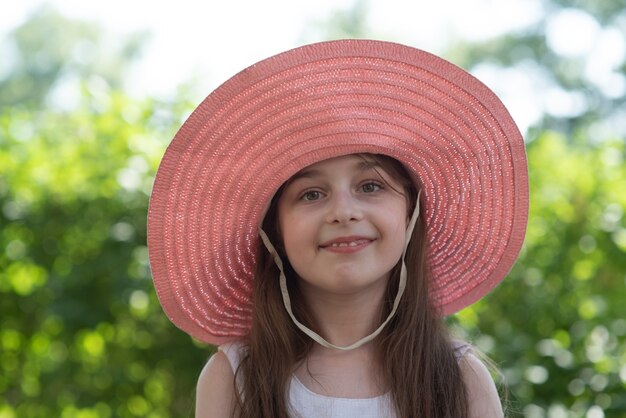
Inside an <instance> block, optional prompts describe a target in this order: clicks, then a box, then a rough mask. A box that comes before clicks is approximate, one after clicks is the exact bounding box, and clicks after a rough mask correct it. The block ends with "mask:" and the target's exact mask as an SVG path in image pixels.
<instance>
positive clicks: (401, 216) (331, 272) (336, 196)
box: [278, 155, 408, 294]
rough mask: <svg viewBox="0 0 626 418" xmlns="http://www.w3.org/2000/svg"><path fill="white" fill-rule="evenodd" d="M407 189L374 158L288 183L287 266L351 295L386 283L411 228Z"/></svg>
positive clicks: (329, 165) (284, 217) (322, 286)
mask: <svg viewBox="0 0 626 418" xmlns="http://www.w3.org/2000/svg"><path fill="white" fill-rule="evenodd" d="M403 193H404V190H403V187H402V185H401V184H400V183H399V182H398V181H397V180H395V179H394V178H392V177H391V176H390V175H389V173H387V172H385V170H384V169H383V168H382V167H381V166H380V165H379V164H377V163H376V162H375V161H374V160H373V159H368V158H367V157H364V156H360V155H348V156H344V157H337V158H332V159H329V160H324V161H321V162H319V163H316V164H313V165H311V166H308V167H306V168H305V169H303V170H301V171H300V172H298V173H297V174H296V175H295V176H293V177H292V179H291V180H290V181H289V182H288V183H287V184H286V185H285V188H284V190H283V193H282V194H281V196H280V198H279V200H278V224H279V230H280V233H281V235H282V239H283V244H284V248H285V252H286V255H287V258H288V259H289V262H290V263H291V265H292V267H293V268H294V270H295V271H296V273H297V274H298V276H299V277H300V278H301V279H302V280H303V281H304V284H305V287H304V288H305V289H306V287H307V286H311V287H313V288H316V289H317V290H321V291H325V292H330V293H335V294H351V293H355V292H358V291H359V290H365V289H368V288H372V286H386V282H387V280H388V278H389V273H390V271H391V270H392V268H393V267H394V266H395V265H396V263H397V262H398V260H399V259H400V257H401V255H402V251H403V244H404V240H405V230H406V227H407V219H408V215H407V201H406V197H405V196H404V194H403Z"/></svg>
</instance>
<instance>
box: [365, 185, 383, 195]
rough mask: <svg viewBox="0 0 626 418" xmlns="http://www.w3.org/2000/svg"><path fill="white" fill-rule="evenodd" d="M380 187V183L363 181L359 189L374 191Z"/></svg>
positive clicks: (367, 191)
mask: <svg viewBox="0 0 626 418" xmlns="http://www.w3.org/2000/svg"><path fill="white" fill-rule="evenodd" d="M380 189H381V187H380V184H378V183H365V184H364V185H362V186H361V190H362V191H363V192H364V193H374V192H377V191H379V190H380Z"/></svg>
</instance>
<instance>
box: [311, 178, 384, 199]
mask: <svg viewBox="0 0 626 418" xmlns="http://www.w3.org/2000/svg"><path fill="white" fill-rule="evenodd" d="M367 186H374V187H375V190H372V191H369V192H367V191H365V190H364V188H365V187H367ZM358 189H359V190H361V191H363V192H364V193H366V194H370V193H375V192H377V191H380V190H382V189H384V186H383V184H381V183H380V182H378V181H373V180H368V181H366V182H363V183H362V184H361V185H359V187H358ZM312 193H316V194H317V198H313V199H309V198H307V196H309V197H310V195H311V194H312ZM321 194H323V193H322V192H321V191H319V190H307V191H305V192H303V193H302V194H301V195H300V197H299V200H303V201H306V202H310V201H314V200H318V199H319V195H321Z"/></svg>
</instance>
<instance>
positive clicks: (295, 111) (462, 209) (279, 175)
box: [148, 40, 528, 344]
mask: <svg viewBox="0 0 626 418" xmlns="http://www.w3.org/2000/svg"><path fill="white" fill-rule="evenodd" d="M362 152H368V153H375V154H376V153H377V154H385V155H389V156H391V157H394V158H396V159H397V160H399V161H400V162H402V163H403V164H404V165H405V166H406V167H407V169H408V170H409V171H410V172H411V173H412V175H413V176H414V178H415V179H416V181H417V182H419V187H420V188H421V189H422V202H423V203H422V207H423V209H422V210H423V212H422V216H425V221H426V226H427V238H428V240H429V250H428V251H429V252H428V256H427V260H428V263H429V264H430V267H431V269H432V272H433V276H434V288H433V294H432V297H433V298H434V300H435V301H436V303H437V304H438V305H439V306H440V307H441V308H442V310H443V312H444V313H445V314H450V313H453V312H455V311H458V310H459V309H462V308H463V307H465V306H468V305H470V304H472V303H473V302H475V301H477V300H478V299H480V298H481V297H482V296H484V295H485V294H486V293H487V292H489V291H490V290H491V289H492V288H493V287H495V286H496V285H497V284H498V283H499V282H500V281H501V280H502V279H503V277H504V276H505V275H506V274H507V273H508V271H509V270H510V268H511V266H512V265H513V263H514V261H515V259H516V258H517V255H518V253H519V251H520V248H521V245H522V242H523V238H524V234H525V231H526V223H527V216H528V175H527V163H526V155H525V151H524V143H523V139H522V137H521V134H520V132H519V130H518V129H517V127H516V125H515V123H514V122H513V120H512V118H511V116H510V115H509V113H508V111H507V110H506V108H505V107H504V105H503V104H502V103H501V101H500V100H499V99H498V98H497V97H496V96H495V94H494V93H493V92H491V91H490V90H489V89H488V88H487V87H486V86H485V85H483V84H482V83H481V82H480V81H478V80H477V79H475V78H474V77H472V76H471V75H470V74H468V73H467V72H465V71H464V70H462V69H460V68H458V67H456V66H454V65H453V64H451V63H449V62H447V61H444V60H442V59H441V58H438V57H436V56H434V55H431V54H428V53H426V52H424V51H420V50H417V49H414V48H411V47H407V46H403V45H399V44H394V43H387V42H380V41H365V40H346V41H333V42H325V43H319V44H313V45H308V46H304V47H301V48H297V49H294V50H291V51H287V52H285V53H282V54H279V55H276V56H274V57H271V58H269V59H267V60H264V61H261V62H259V63H257V64H255V65H253V66H251V67H249V68H247V69H245V70H244V71H242V72H240V73H239V74H237V75H236V76H234V77H233V78H231V79H229V80H228V81H227V82H225V83H224V84H223V85H222V86H220V87H219V88H218V89H216V90H215V91H214V92H213V93H211V94H210V95H209V96H208V97H207V98H206V99H205V100H204V101H203V102H202V103H201V104H200V105H199V106H198V108H197V109H196V110H195V111H194V112H193V114H192V115H191V116H190V117H189V119H188V120H187V121H186V122H185V123H184V124H183V126H182V127H181V128H180V130H179V132H178V133H177V134H176V136H175V138H174V139H173V141H172V142H171V144H170V145H169V147H168V148H167V151H166V153H165V155H164V157H163V160H162V162H161V165H160V167H159V170H158V173H157V176H156V179H155V183H154V188H153V192H152V197H151V201H150V209H149V216H148V247H149V254H150V264H151V269H152V274H153V278H154V284H155V287H156V290H157V294H158V296H159V300H160V302H161V304H162V306H163V308H164V310H165V312H166V314H167V315H168V317H169V318H170V319H171V320H172V322H173V323H174V324H176V325H177V326H178V327H179V328H181V329H182V330H184V331H185V332H187V333H189V334H190V335H192V336H193V337H195V338H197V339H198V340H201V341H204V342H207V343H212V344H221V343H223V342H226V341H230V340H234V339H237V338H238V337H241V336H243V335H245V334H246V333H247V332H248V331H249V327H250V314H251V306H250V298H251V289H252V275H253V271H254V262H255V248H256V246H257V244H258V241H259V237H258V233H257V228H258V226H259V225H260V223H261V221H262V216H263V213H264V211H265V210H266V208H267V206H268V204H269V201H270V199H271V198H272V196H273V194H274V193H275V191H276V190H277V189H278V188H279V187H280V185H281V184H282V183H284V182H285V181H286V180H287V179H289V177H291V176H292V175H293V174H295V173H296V172H297V171H299V170H300V169H302V168H304V167H306V166H308V165H310V164H313V163H315V162H318V161H321V160H324V159H327V158H331V157H336V156H340V155H346V154H352V153H362ZM277 280H278V279H277Z"/></svg>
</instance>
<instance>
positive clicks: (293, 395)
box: [219, 343, 469, 418]
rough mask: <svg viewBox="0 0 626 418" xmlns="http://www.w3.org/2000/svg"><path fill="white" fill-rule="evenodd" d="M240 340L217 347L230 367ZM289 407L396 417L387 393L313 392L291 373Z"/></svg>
mask: <svg viewBox="0 0 626 418" xmlns="http://www.w3.org/2000/svg"><path fill="white" fill-rule="evenodd" d="M241 348H242V346H241V344H238V343H230V344H224V345H221V346H220V347H219V350H220V351H222V352H223V353H224V354H225V355H226V357H228V361H229V363H230V366H231V367H232V369H233V371H235V370H237V367H239V362H240V360H241ZM468 350H469V345H467V344H465V343H455V353H456V356H457V359H460V358H461V357H463V356H464V355H465V353H466V352H467V351H468ZM288 403H289V408H290V415H291V416H292V417H294V418H354V417H358V418H381V417H386V418H395V417H396V414H395V410H394V408H393V404H392V401H391V396H390V395H389V393H386V394H384V395H380V396H376V397H374V398H359V399H352V398H334V397H331V396H324V395H320V394H318V393H315V392H312V391H311V390H309V389H308V388H307V387H306V386H304V385H303V384H302V382H300V380H299V379H298V378H297V377H296V376H295V375H294V376H292V377H291V380H290V382H289V399H288Z"/></svg>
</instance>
